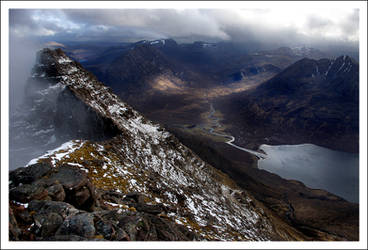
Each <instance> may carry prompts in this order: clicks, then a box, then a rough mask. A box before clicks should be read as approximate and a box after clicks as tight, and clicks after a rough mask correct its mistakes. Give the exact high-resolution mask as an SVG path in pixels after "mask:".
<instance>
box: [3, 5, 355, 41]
mask: <svg viewBox="0 0 368 250" xmlns="http://www.w3.org/2000/svg"><path fill="white" fill-rule="evenodd" d="M9 14H10V17H9V20H10V35H11V37H13V38H14V39H32V40H41V41H56V42H63V41H88V40H99V41H136V40H140V39H158V38H174V39H177V40H179V42H180V41H181V40H182V41H185V40H186V39H189V40H190V39H194V40H195V39H203V40H212V41H220V40H225V41H236V42H247V41H251V42H260V43H269V42H273V43H278V44H285V45H290V44H306V45H308V44H311V45H313V44H316V43H322V44H323V43H342V44H350V45H357V44H358V41H359V10H358V9H353V8H351V9H349V8H336V9H334V8H333V7H332V8H329V9H326V8H313V9H311V8H297V9H291V8H285V9H280V8H277V9H272V8H270V9H267V8H258V9H185V10H176V9H119V10H115V9H74V10H73V9H68V10H61V9H60V10H55V9H53V10H50V9H49V10H48V9H43V10H37V9H24V10H22V9H10V12H9Z"/></svg>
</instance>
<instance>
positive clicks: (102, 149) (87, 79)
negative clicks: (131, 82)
mask: <svg viewBox="0 0 368 250" xmlns="http://www.w3.org/2000/svg"><path fill="white" fill-rule="evenodd" d="M36 79H37V81H36ZM32 81H34V82H35V83H37V84H39V85H38V86H33V85H32V84H31V83H30V87H29V88H34V87H37V88H38V90H37V91H38V92H42V93H43V92H45V91H46V92H48V93H49V92H53V93H54V97H55V96H56V102H55V104H53V105H51V106H50V107H52V108H50V109H46V108H45V105H44V104H45V103H43V104H40V105H39V108H40V110H42V111H45V113H44V116H43V118H45V117H48V119H47V123H48V124H47V126H50V131H51V132H50V133H54V134H53V136H55V137H57V138H62V139H64V140H65V139H67V140H69V139H74V140H70V141H68V142H66V143H64V144H62V145H61V146H60V147H58V148H56V149H54V150H51V151H48V152H47V153H46V154H45V155H43V156H41V157H38V158H36V159H34V160H32V161H31V162H30V163H28V165H27V166H26V167H25V168H19V169H17V170H15V171H12V172H11V173H10V184H9V188H10V224H9V225H10V229H9V230H10V239H11V240H98V239H101V240H103V239H104V240H193V239H195V240H200V239H208V240H290V239H294V240H295V239H303V236H302V235H301V234H300V233H298V232H297V231H295V230H293V229H292V228H290V227H288V226H287V225H286V224H284V223H282V222H278V223H277V224H276V223H274V219H273V217H272V216H271V215H268V214H267V211H266V210H264V209H263V208H262V206H261V204H259V203H258V202H257V201H256V200H254V199H253V198H252V196H251V195H250V194H248V193H247V192H246V191H245V190H242V189H241V188H239V187H238V186H237V185H236V184H235V183H234V182H233V181H232V180H231V179H230V178H229V177H228V176H226V175H225V174H223V173H221V172H220V171H218V170H216V169H214V168H213V167H212V166H210V165H209V164H207V163H206V162H204V161H203V160H201V159H200V158H199V157H198V156H197V155H195V154H194V153H193V152H192V151H191V150H189V149H188V148H187V147H185V146H184V145H183V144H181V143H180V142H179V141H178V140H177V139H176V138H175V137H174V136H173V135H172V134H170V133H169V132H167V131H165V129H163V128H162V127H161V126H160V125H158V124H154V123H152V122H151V121H149V120H147V119H146V118H145V117H143V116H142V115H141V114H139V113H138V112H136V111H135V110H133V109H132V108H131V107H130V106H128V105H127V104H125V103H123V102H122V101H121V100H120V99H119V98H118V97H117V96H116V95H115V94H113V93H112V92H111V91H110V89H109V88H107V87H106V86H104V85H103V84H102V83H100V82H98V81H97V80H96V78H95V77H94V76H93V75H91V74H90V73H89V72H87V71H86V70H84V69H83V68H82V67H81V65H79V64H78V63H76V62H74V61H72V60H70V59H69V58H68V57H67V56H65V54H64V53H63V52H62V51H61V50H49V49H44V50H42V51H41V52H40V53H39V55H38V64H37V65H36V66H35V69H34V75H33V80H32ZM54 90H57V91H54ZM37 91H33V92H37ZM44 99H45V98H43V99H42V100H44ZM35 100H37V98H36V99H35V98H33V102H35V104H37V103H40V102H37V101H35ZM46 106H47V105H46ZM46 110H48V111H47V112H46ZM34 111H35V110H34ZM41 113H42V112H41ZM46 114H47V115H46ZM40 120H42V119H37V120H32V119H30V120H29V123H32V124H34V123H35V122H36V123H37V122H41V121H40ZM42 121H43V120H42ZM34 136H36V135H34Z"/></svg>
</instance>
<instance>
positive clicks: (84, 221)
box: [56, 213, 96, 238]
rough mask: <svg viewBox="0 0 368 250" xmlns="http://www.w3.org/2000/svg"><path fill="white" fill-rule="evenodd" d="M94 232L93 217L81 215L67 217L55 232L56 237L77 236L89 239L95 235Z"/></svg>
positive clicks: (85, 214) (87, 214) (86, 214)
mask: <svg viewBox="0 0 368 250" xmlns="http://www.w3.org/2000/svg"><path fill="white" fill-rule="evenodd" d="M95 232H96V229H95V227H94V223H93V215H92V214H89V213H81V214H76V215H71V216H69V217H67V218H66V219H65V221H64V222H63V224H62V225H61V227H60V228H59V229H58V230H57V232H56V235H78V236H81V237H84V238H91V237H93V236H94V235H95Z"/></svg>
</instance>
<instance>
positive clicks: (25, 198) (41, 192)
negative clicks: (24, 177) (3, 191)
mask: <svg viewBox="0 0 368 250" xmlns="http://www.w3.org/2000/svg"><path fill="white" fill-rule="evenodd" d="M47 196H48V192H47V190H46V189H45V188H44V187H43V186H42V185H31V184H24V185H20V186H17V187H15V188H13V189H11V190H10V191H9V198H10V200H14V201H18V202H22V203H27V202H29V201H31V200H42V199H46V197H47Z"/></svg>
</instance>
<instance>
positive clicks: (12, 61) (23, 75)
mask: <svg viewBox="0 0 368 250" xmlns="http://www.w3.org/2000/svg"><path fill="white" fill-rule="evenodd" d="M41 48H42V44H41V43H40V42H37V41H34V40H27V39H20V38H19V37H16V36H14V35H10V37H9V102H10V103H9V106H10V116H11V115H12V113H13V112H14V111H15V109H16V108H17V107H18V106H19V105H20V104H23V101H24V95H25V86H26V82H27V79H28V78H29V77H30V76H31V71H32V67H33V66H34V64H35V61H36V52H37V51H38V50H39V49H41Z"/></svg>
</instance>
